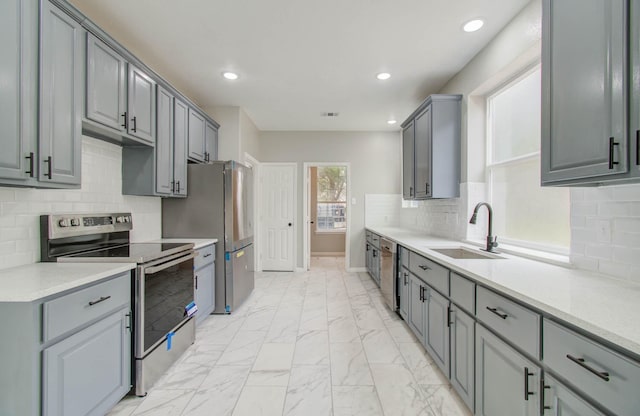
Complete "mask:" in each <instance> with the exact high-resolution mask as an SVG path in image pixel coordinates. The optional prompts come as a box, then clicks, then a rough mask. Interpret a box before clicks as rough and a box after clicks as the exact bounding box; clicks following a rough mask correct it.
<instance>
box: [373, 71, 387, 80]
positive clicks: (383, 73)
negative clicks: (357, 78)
mask: <svg viewBox="0 0 640 416" xmlns="http://www.w3.org/2000/svg"><path fill="white" fill-rule="evenodd" d="M376 78H378V79H379V80H380V81H384V80H386V79H389V78H391V74H390V73H388V72H380V73H379V74H378V75H376Z"/></svg>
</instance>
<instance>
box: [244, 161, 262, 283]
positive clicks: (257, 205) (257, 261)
mask: <svg viewBox="0 0 640 416" xmlns="http://www.w3.org/2000/svg"><path fill="white" fill-rule="evenodd" d="M242 162H243V163H244V164H245V165H246V166H247V167H248V168H251V169H252V171H253V218H252V219H251V220H252V221H253V224H254V225H255V227H254V228H253V248H254V250H253V264H254V269H255V271H257V272H261V271H262V262H261V258H260V251H259V249H260V244H259V243H258V242H259V241H260V226H261V224H260V222H259V217H258V213H259V212H261V207H262V200H261V199H260V191H259V190H258V187H257V186H256V183H257V182H258V180H259V179H260V161H259V160H258V159H256V158H255V157H253V156H251V155H250V154H249V153H247V152H245V153H244V160H243V161H242ZM256 243H258V244H256Z"/></svg>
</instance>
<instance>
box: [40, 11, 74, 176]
mask: <svg viewBox="0 0 640 416" xmlns="http://www.w3.org/2000/svg"><path fill="white" fill-rule="evenodd" d="M41 19H42V21H41V26H42V28H41V33H40V45H41V61H40V65H41V71H40V77H41V78H40V138H39V158H40V167H39V171H40V174H39V180H40V181H42V182H51V183H59V184H70V185H79V184H80V165H81V164H80V157H81V148H80V146H81V142H82V138H81V131H82V96H83V94H84V90H83V85H82V79H83V73H82V66H83V64H84V54H83V47H82V40H83V36H84V31H83V29H82V27H81V26H80V23H78V22H77V21H75V20H74V19H72V18H71V17H70V16H69V15H67V14H66V13H64V12H63V11H61V10H60V9H58V8H57V7H56V6H54V5H53V4H51V2H49V1H44V2H43V3H42V14H41Z"/></svg>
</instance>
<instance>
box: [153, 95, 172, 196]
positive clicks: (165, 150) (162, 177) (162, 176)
mask: <svg viewBox="0 0 640 416" xmlns="http://www.w3.org/2000/svg"><path fill="white" fill-rule="evenodd" d="M157 112H158V132H157V141H156V149H155V155H156V192H157V193H159V194H163V195H170V194H171V192H172V191H173V189H172V188H173V186H174V182H173V132H174V130H173V95H171V94H170V93H169V92H168V91H167V90H165V89H164V88H162V87H160V86H158V108H157Z"/></svg>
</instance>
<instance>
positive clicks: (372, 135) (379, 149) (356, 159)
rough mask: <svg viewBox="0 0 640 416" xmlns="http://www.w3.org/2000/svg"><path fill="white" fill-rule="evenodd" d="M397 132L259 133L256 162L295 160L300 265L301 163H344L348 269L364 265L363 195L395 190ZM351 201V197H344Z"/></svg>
mask: <svg viewBox="0 0 640 416" xmlns="http://www.w3.org/2000/svg"><path fill="white" fill-rule="evenodd" d="M399 143H400V134H399V133H398V132H330V131H326V132H294V131H268V132H261V133H260V156H259V159H260V161H261V162H297V163H298V204H297V205H298V224H296V233H297V242H298V247H299V249H298V259H297V267H302V264H303V253H302V251H303V250H302V243H303V228H302V221H303V219H304V215H303V214H304V213H303V202H304V201H303V185H304V184H303V183H302V182H303V180H302V178H303V163H304V162H350V164H351V170H350V173H349V175H350V178H351V189H350V190H349V195H350V198H355V199H356V204H355V205H351V204H349V214H348V215H351V241H349V242H348V244H349V250H350V257H351V258H350V260H351V267H364V265H365V264H364V241H365V235H364V207H365V204H364V195H365V194H368V193H393V194H397V193H399V192H400V151H399V148H400V147H399V146H400V144H399ZM349 202H350V203H351V201H349Z"/></svg>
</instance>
